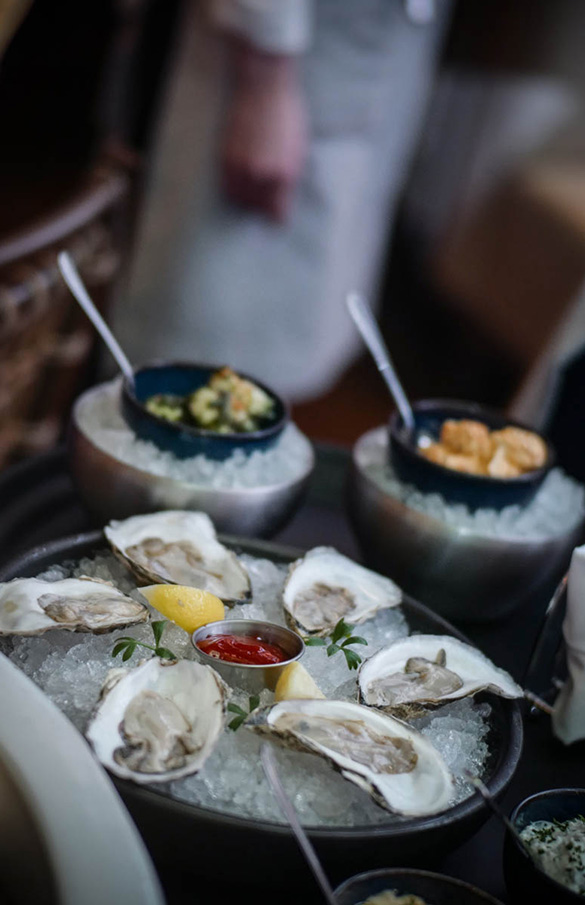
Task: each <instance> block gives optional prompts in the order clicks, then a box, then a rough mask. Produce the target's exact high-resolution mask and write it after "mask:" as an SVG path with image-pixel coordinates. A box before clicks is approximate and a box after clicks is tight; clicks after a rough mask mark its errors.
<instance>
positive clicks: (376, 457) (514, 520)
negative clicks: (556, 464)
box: [359, 427, 585, 538]
mask: <svg viewBox="0 0 585 905" xmlns="http://www.w3.org/2000/svg"><path fill="white" fill-rule="evenodd" d="M387 453H388V433H387V430H386V428H384V427H380V428H377V429H375V430H373V431H370V432H369V433H368V434H366V435H365V436H364V437H363V438H362V440H361V441H360V449H359V465H360V468H361V469H362V470H363V472H364V473H365V474H367V475H368V476H369V477H370V478H372V480H373V481H375V483H376V484H377V485H378V486H379V487H380V489H381V490H383V492H384V493H386V494H388V496H391V497H393V498H394V499H396V500H399V501H400V502H401V503H404V504H405V505H406V506H408V507H409V508H411V509H415V510H417V511H418V512H422V513H425V514H426V515H429V516H431V517H432V518H436V519H438V520H440V521H442V522H445V524H447V525H449V526H451V527H453V528H455V529H457V530H460V531H464V532H473V533H475V534H481V535H483V536H486V537H517V538H545V537H551V536H554V535H556V534H562V533H564V532H568V531H571V530H572V529H573V528H575V527H576V526H577V525H578V524H579V522H581V520H582V519H583V518H584V517H585V487H583V485H582V484H579V483H578V482H577V481H575V480H574V479H573V478H571V477H569V476H568V475H567V474H565V472H564V471H563V470H562V469H561V468H553V469H552V470H551V471H550V472H549V474H548V475H547V477H546V478H545V479H544V481H543V483H542V485H541V487H540V489H539V490H538V491H537V492H536V495H535V496H534V498H533V499H532V501H531V502H530V503H529V504H528V505H527V506H523V507H522V506H506V507H505V508H504V509H501V510H499V511H498V510H495V509H476V510H470V509H469V507H468V506H465V505H464V504H463V503H447V502H446V500H445V499H444V498H443V497H442V496H441V495H440V494H438V493H422V492H421V491H420V490H417V489H416V488H415V487H413V486H411V485H410V484H404V483H403V482H402V481H400V480H399V479H398V478H397V476H396V474H395V473H394V471H393V469H392V467H391V465H390V464H389V463H388V461H387Z"/></svg>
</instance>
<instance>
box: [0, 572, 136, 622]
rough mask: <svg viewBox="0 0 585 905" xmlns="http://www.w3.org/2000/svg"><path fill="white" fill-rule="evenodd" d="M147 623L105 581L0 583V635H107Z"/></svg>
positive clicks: (132, 602)
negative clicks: (57, 632)
mask: <svg viewBox="0 0 585 905" xmlns="http://www.w3.org/2000/svg"><path fill="white" fill-rule="evenodd" d="M147 620H148V609H147V608H146V607H145V606H144V605H143V604H142V603H138V602H137V601H136V600H133V599H132V598H131V597H126V595H125V594H122V592H121V591H119V590H118V589H117V588H115V587H114V586H113V585H111V584H109V583H108V582H105V581H95V580H92V579H90V578H64V579H63V580H61V581H42V580H41V579H40V578H15V579H13V580H12V581H8V582H6V583H5V584H0V635H42V634H43V633H44V632H47V631H49V630H50V629H54V628H61V629H68V630H69V631H73V632H93V633H95V634H99V633H101V632H110V631H112V630H113V629H115V628H124V627H125V626H127V625H134V624H135V623H137V622H146V621H147Z"/></svg>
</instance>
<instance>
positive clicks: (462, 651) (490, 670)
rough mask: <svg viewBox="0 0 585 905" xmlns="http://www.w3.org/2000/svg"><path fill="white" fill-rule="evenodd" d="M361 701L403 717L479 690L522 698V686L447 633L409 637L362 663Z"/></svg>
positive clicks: (471, 648) (472, 648) (359, 680)
mask: <svg viewBox="0 0 585 905" xmlns="http://www.w3.org/2000/svg"><path fill="white" fill-rule="evenodd" d="M358 684H359V691H360V700H361V701H362V703H364V704H368V705H370V706H373V707H378V708H380V709H382V710H385V711H387V712H389V713H392V712H398V713H400V714H401V715H402V714H405V713H407V712H408V711H409V709H410V708H413V709H414V710H415V711H416V709H417V705H421V707H423V708H424V707H425V706H430V707H432V706H436V705H439V704H442V703H445V702H447V701H453V700H455V699H456V698H464V697H467V696H468V695H473V694H477V692H479V691H492V692H494V693H495V694H499V695H501V696H502V697H505V698H520V697H523V694H524V692H523V690H522V688H521V687H520V686H519V685H517V684H516V682H515V681H514V680H513V679H512V677H511V676H510V675H509V674H508V673H507V672H506V671H505V670H503V669H499V668H498V667H497V666H495V665H494V664H493V663H492V661H491V660H489V659H488V658H487V657H486V656H484V654H482V653H481V651H479V650H478V649H477V648H475V647H472V646H471V645H470V644H465V642H463V641H460V640H459V639H458V638H454V637H452V636H449V635H410V636H409V637H408V638H402V639H401V640H399V641H395V642H394V643H393V644H389V645H388V646H387V647H383V648H382V649H381V650H379V651H378V652H377V653H375V654H374V655H373V656H372V657H370V658H369V659H368V660H366V661H365V662H364V663H362V665H361V667H360V671H359V674H358Z"/></svg>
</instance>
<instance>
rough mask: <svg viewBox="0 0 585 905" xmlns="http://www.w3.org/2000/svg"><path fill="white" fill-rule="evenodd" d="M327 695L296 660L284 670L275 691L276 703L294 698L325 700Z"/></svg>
mask: <svg viewBox="0 0 585 905" xmlns="http://www.w3.org/2000/svg"><path fill="white" fill-rule="evenodd" d="M324 697H325V695H324V694H323V692H322V691H321V689H320V688H319V686H318V685H317V684H316V682H315V680H314V679H313V677H312V676H311V674H310V673H308V672H307V670H306V669H305V667H304V666H301V664H300V663H299V662H298V660H295V661H294V662H293V663H289V665H288V666H285V667H284V669H283V670H282V672H281V674H280V676H279V677H278V681H277V683H276V687H275V689H274V700H275V701H289V700H291V699H292V698H324Z"/></svg>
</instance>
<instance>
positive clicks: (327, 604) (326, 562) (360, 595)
mask: <svg viewBox="0 0 585 905" xmlns="http://www.w3.org/2000/svg"><path fill="white" fill-rule="evenodd" d="M401 599H402V592H401V590H400V588H399V587H398V586H397V585H395V584H394V582H393V581H391V580H390V579H389V578H385V577H384V576H382V575H378V573H377V572H372V571H371V570H370V569H366V568H364V566H360V565H358V563H356V562H354V561H353V560H352V559H349V557H347V556H343V554H341V553H338V552H337V550H335V549H334V548H333V547H315V548H314V549H313V550H309V552H308V553H306V554H305V556H303V557H302V558H301V559H297V560H295V562H293V563H291V565H290V567H289V571H288V575H287V578H286V581H285V584H284V589H283V596H282V602H283V606H284V609H285V612H286V616H287V619H288V621H289V623H290V624H291V625H292V626H293V627H294V628H295V629H296V630H297V631H300V632H301V634H308V635H326V634H329V632H331V631H332V629H333V628H334V627H335V625H336V624H337V623H338V622H339V620H340V619H342V618H343V619H345V620H346V622H351V623H353V624H359V623H360V622H365V621H366V619H370V618H371V617H372V616H375V614H376V613H377V612H378V611H379V610H381V609H385V608H386V607H392V606H397V605H398V604H399V603H400V601H401Z"/></svg>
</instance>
